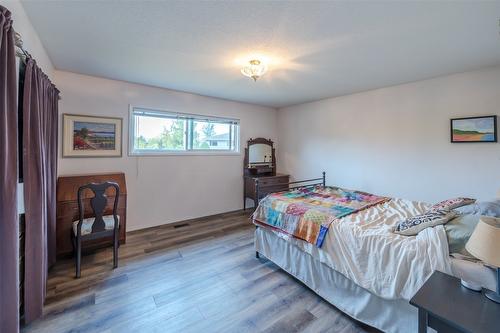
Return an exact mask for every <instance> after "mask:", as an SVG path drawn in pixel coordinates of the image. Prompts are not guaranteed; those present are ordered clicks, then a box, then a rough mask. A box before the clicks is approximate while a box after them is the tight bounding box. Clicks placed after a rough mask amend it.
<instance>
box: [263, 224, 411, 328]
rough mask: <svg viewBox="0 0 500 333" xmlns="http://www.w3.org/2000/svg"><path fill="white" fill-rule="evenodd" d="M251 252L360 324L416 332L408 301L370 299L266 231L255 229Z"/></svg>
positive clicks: (363, 290)
mask: <svg viewBox="0 0 500 333" xmlns="http://www.w3.org/2000/svg"><path fill="white" fill-rule="evenodd" d="M255 250H256V251H257V252H259V253H260V254H262V255H263V256H265V257H266V258H268V259H269V260H271V261H272V262H274V263H275V264H276V265H278V266H279V267H281V268H282V269H283V270H285V271H286V272H288V273H289V274H291V275H293V276H294V277H295V278H297V279H298V280H300V281H302V282H303V283H304V284H305V285H306V286H308V287H309V288H310V289H311V290H313V291H314V292H315V293H316V294H318V295H319V296H321V297H322V298H324V299H325V300H326V301H328V302H329V303H330V304H332V305H334V306H335V307H337V308H338V309H339V310H341V311H342V312H344V313H346V314H347V315H349V316H351V317H352V318H354V319H356V320H359V321H360V322H363V323H365V324H367V325H370V326H372V327H375V328H378V329H379V330H382V331H384V332H394V333H403V332H404V333H408V332H417V331H418V315H417V309H416V308H415V307H413V306H411V305H410V303H409V302H408V301H406V300H403V299H398V300H388V299H383V298H381V297H379V296H376V295H373V294H372V293H370V292H369V291H367V290H366V289H363V288H361V287H359V286H358V285H357V284H355V283H354V282H352V281H351V280H349V279H348V278H346V277H345V276H344V275H342V274H341V273H339V272H337V271H335V270H334V269H332V268H330V267H329V266H327V265H325V264H323V263H321V262H320V261H319V260H316V259H315V258H313V257H312V256H311V255H309V254H308V253H305V252H303V251H301V250H300V249H299V248H297V247H296V246H294V245H293V244H291V243H289V242H287V241H285V240H284V239H282V238H280V237H279V236H277V235H276V234H275V233H274V232H272V231H270V230H267V229H265V228H256V230H255ZM292 258H293V259H292Z"/></svg>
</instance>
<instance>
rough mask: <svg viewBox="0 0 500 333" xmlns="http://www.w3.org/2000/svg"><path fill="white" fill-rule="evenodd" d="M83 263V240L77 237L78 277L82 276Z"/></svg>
mask: <svg viewBox="0 0 500 333" xmlns="http://www.w3.org/2000/svg"><path fill="white" fill-rule="evenodd" d="M81 265H82V240H81V239H80V238H78V237H77V238H76V278H77V279H78V278H80V276H81Z"/></svg>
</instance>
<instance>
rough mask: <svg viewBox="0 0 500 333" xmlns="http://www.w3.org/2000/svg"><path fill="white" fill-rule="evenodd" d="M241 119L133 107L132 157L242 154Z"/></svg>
mask: <svg viewBox="0 0 500 333" xmlns="http://www.w3.org/2000/svg"><path fill="white" fill-rule="evenodd" d="M239 127H240V124H239V120H236V119H225V118H217V117H207V116H200V115H192V114H185V113H175V112H166V111H159V110H151V109H144V108H136V107H133V108H131V111H130V142H129V152H130V154H131V155H147V154H160V155H161V154H175V153H197V152H204V153H207V154H209V153H217V152H228V153H237V152H239Z"/></svg>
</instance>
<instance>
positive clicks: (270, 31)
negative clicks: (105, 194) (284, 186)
mask: <svg viewBox="0 0 500 333" xmlns="http://www.w3.org/2000/svg"><path fill="white" fill-rule="evenodd" d="M22 3H23V5H24V7H25V9H26V12H27V13H28V16H29V18H30V20H31V21H32V24H33V25H34V27H35V29H36V30H37V31H38V33H39V35H40V38H41V39H42V42H43V44H44V46H45V47H46V49H47V51H48V53H49V56H50V58H51V60H52V62H53V63H54V66H55V67H56V68H57V69H61V70H67V71H72V72H77V73H83V74H88V75H95V76H101V77H106V78H112V79H118V80H124V81H130V82H136V83H142V84H147V85H153V86H159V87H165V88H170V89H176V90H182V91H187V92H192V93H197V94H202V95H208V96H215V97H220V98H226V99H231V100H237V101H243V102H249V103H255V104H261V105H267V106H272V107H283V106H287V105H292V104H297V103H302V102H307V101H312V100H317V99H321V98H326V97H333V96H340V95H345V94H350V93H354V92H359V91H365V90H370V89H374V88H379V87H384V86H390V85H395V84H400V83H404V82H411V81H416V80H421V79H426V78H431V77H435V76H439V75H445V74H451V73H456V72H463V71H467V70H472V69H477V68H481V67H485V66H493V65H498V64H500V28H499V18H500V1H488V2H479V1H468V2H454V1H440V2H437V1H434V2H431V1H427V2H424V1H421V2H409V1H399V2H396V1H387V2H386V1H384V2H382V1H371V2H360V1H351V2H347V1H345V2H327V1H323V2H310V1H309V2H306V1H304V2H299V1H293V2H292V1H289V2H288V1H280V2H264V1H253V2H250V1H246V2H241V1H231V2H230V1H218V2H208V1H183V2H174V1H154V2H146V1H40V0H38V1H33V0H24V1H22ZM252 52H258V53H261V54H264V55H266V56H268V57H269V58H270V64H269V72H268V73H267V74H266V75H265V76H264V77H262V78H261V79H260V80H258V81H257V82H253V81H252V80H251V79H249V78H246V77H244V76H242V75H241V74H240V66H239V65H238V64H237V60H241V59H244V58H245V57H246V56H248V55H249V54H251V53H252Z"/></svg>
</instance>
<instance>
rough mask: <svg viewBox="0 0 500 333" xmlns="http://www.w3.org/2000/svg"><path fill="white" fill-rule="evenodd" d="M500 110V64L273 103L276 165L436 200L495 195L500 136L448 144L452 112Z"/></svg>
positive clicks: (292, 171)
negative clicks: (495, 140) (283, 104)
mask: <svg viewBox="0 0 500 333" xmlns="http://www.w3.org/2000/svg"><path fill="white" fill-rule="evenodd" d="M494 114H496V115H500V67H495V68H488V69H484V70H480V71H474V72H467V73H462V74H456V75H451V76H446V77H440V78H436V79H431V80H426V81H420V82H414V83H409V84H403V85H398V86H394V87H388V88H383V89H378V90H373V91H368V92H363V93H358V94H354V95H349V96H343V97H338V98H330V99H326V100H321V101H316V102H312V103H307V104H302V105H297V106H292V107H287V108H283V109H280V110H278V142H279V144H280V149H279V150H277V152H278V162H279V164H278V167H279V169H280V171H281V172H287V173H290V174H291V175H292V176H293V177H294V178H296V179H297V178H298V179H300V178H304V177H311V176H317V175H319V174H320V172H321V171H322V170H325V171H326V172H327V183H328V184H331V185H339V186H344V187H348V188H354V189H360V190H365V191H369V192H373V193H376V194H385V195H390V196H396V197H404V198H409V199H414V200H423V201H428V202H432V201H437V200H440V199H445V198H448V197H453V196H457V195H467V196H471V197H476V198H478V199H488V198H493V197H495V195H496V193H497V190H498V189H499V188H500V143H460V144H457V143H454V144H452V143H450V118H453V117H467V116H475V115H494Z"/></svg>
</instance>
